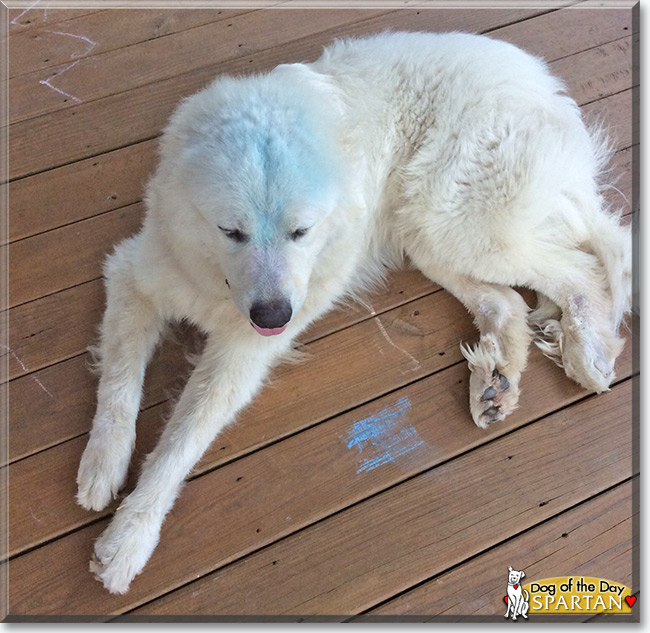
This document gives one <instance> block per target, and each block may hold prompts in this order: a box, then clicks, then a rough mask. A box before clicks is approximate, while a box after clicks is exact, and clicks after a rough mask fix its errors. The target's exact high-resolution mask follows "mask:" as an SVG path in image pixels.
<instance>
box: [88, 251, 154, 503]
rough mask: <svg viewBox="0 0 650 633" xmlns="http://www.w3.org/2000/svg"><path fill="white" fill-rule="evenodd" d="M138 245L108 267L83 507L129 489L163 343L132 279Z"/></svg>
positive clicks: (148, 304)
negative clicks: (153, 359) (148, 383)
mask: <svg viewBox="0 0 650 633" xmlns="http://www.w3.org/2000/svg"><path fill="white" fill-rule="evenodd" d="M131 248H132V241H131V240H128V241H127V242H124V243H123V244H122V245H120V246H119V247H118V248H117V250H116V252H115V254H113V255H112V256H111V257H110V258H109V259H108V262H107V265H106V267H105V274H106V292H107V307H106V312H105V314H104V319H103V322H102V326H101V335H100V342H99V346H98V348H97V356H98V358H97V363H98V367H99V372H100V380H99V389H98V392H97V410H96V413H95V418H94V420H93V425H92V429H91V431H90V439H89V441H88V444H87V446H86V449H85V451H84V453H83V456H82V458H81V463H80V464H79V471H78V473H77V485H78V493H77V501H78V502H79V503H80V504H81V505H82V506H83V507H84V508H87V509H89V510H90V509H92V510H101V509H102V508H104V507H106V506H107V505H108V504H109V503H110V502H111V500H112V499H113V498H114V497H115V496H116V494H117V492H118V491H119V489H120V488H121V487H122V486H123V485H124V482H125V479H126V475H127V472H128V468H129V462H130V460H131V453H132V451H133V446H134V443H135V421H136V418H137V415H138V410H139V407H140V398H141V394H142V383H143V379H144V372H145V368H146V365H147V362H148V361H149V358H150V356H151V353H152V352H153V349H154V348H155V346H156V343H157V342H158V339H159V337H160V331H161V320H160V318H159V316H158V314H157V312H156V310H155V309H154V306H153V305H152V304H151V302H150V301H149V300H148V299H147V297H145V296H143V295H142V293H140V292H139V291H138V289H137V288H136V286H135V282H134V280H133V276H132V274H131V264H130V253H131Z"/></svg>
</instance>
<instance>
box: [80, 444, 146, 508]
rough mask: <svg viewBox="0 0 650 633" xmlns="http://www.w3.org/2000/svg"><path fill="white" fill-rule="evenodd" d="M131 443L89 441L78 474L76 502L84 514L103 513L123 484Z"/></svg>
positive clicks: (127, 468) (129, 458) (127, 467)
mask: <svg viewBox="0 0 650 633" xmlns="http://www.w3.org/2000/svg"><path fill="white" fill-rule="evenodd" d="M132 446H133V441H132V440H131V439H130V438H127V439H126V441H120V442H117V441H107V440H106V439H105V438H103V439H96V438H94V437H91V438H90V440H89V441H88V445H87V446H86V450H85V451H84V453H83V455H82V457H81V462H80V464H79V471H78V472H77V486H78V492H77V502H78V503H79V505H81V506H83V507H84V508H86V510H103V509H104V508H105V507H106V506H107V505H108V504H109V503H110V502H111V501H112V500H113V499H114V498H115V497H116V496H117V493H118V492H119V490H120V489H121V488H122V486H123V485H124V482H125V481H126V475H127V473H128V470H129V462H130V460H131V451H132Z"/></svg>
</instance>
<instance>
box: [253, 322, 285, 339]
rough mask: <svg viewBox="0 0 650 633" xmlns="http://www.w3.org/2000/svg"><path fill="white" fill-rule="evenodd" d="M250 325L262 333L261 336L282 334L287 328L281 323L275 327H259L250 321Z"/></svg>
mask: <svg viewBox="0 0 650 633" xmlns="http://www.w3.org/2000/svg"><path fill="white" fill-rule="evenodd" d="M251 325H252V326H253V327H254V328H255V329H256V330H257V331H258V332H259V333H260V334H261V335H262V336H276V335H277V334H282V332H284V331H285V330H286V329H287V326H286V325H283V326H282V327H275V328H265V327H259V326H257V325H255V323H252V322H251Z"/></svg>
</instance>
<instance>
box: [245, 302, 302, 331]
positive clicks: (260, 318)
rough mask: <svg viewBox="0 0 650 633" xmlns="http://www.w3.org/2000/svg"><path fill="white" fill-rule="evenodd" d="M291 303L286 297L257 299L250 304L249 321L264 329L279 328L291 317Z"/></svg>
mask: <svg viewBox="0 0 650 633" xmlns="http://www.w3.org/2000/svg"><path fill="white" fill-rule="evenodd" d="M291 314H292V311H291V303H290V302H289V301H288V300H287V299H273V300H272V301H266V302H261V301H257V302H255V303H254V304H253V305H252V306H251V310H250V316H251V321H252V322H253V323H255V325H257V327H261V328H264V329H273V328H279V327H282V326H283V325H286V324H287V323H288V322H289V319H291Z"/></svg>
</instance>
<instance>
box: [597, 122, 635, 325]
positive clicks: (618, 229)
mask: <svg viewBox="0 0 650 633" xmlns="http://www.w3.org/2000/svg"><path fill="white" fill-rule="evenodd" d="M587 132H588V134H589V137H590V141H591V144H592V149H593V152H594V158H595V160H596V164H597V171H598V174H599V176H598V181H599V189H600V194H601V196H599V197H598V201H597V202H596V201H594V202H595V204H594V206H593V207H592V212H591V213H590V214H588V218H587V222H588V230H589V240H588V241H589V243H588V245H587V246H588V247H589V250H590V251H591V252H592V253H594V255H596V257H597V258H598V259H599V260H600V263H601V265H602V267H603V269H604V272H605V280H604V281H606V283H607V286H608V287H609V291H610V294H611V297H612V303H613V315H614V323H613V326H614V328H615V330H616V331H618V329H619V326H620V325H621V321H622V320H623V317H624V316H625V314H626V313H628V312H629V311H630V310H631V309H632V231H631V228H630V226H629V225H628V226H625V225H623V224H621V212H620V211H616V210H614V209H611V208H608V207H609V205H607V204H606V203H605V201H604V198H603V197H602V194H603V193H604V191H606V190H608V189H613V190H615V191H619V190H618V189H616V187H615V186H614V184H615V179H614V181H613V180H612V174H611V171H612V168H611V166H610V163H611V159H612V156H613V155H614V147H613V145H612V141H611V138H610V136H609V133H608V129H607V125H606V124H605V122H604V121H602V120H598V119H596V120H594V121H591V122H590V123H588V124H587ZM619 193H621V192H620V191H619ZM621 195H622V196H623V194H622V193H621ZM623 198H625V196H623Z"/></svg>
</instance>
